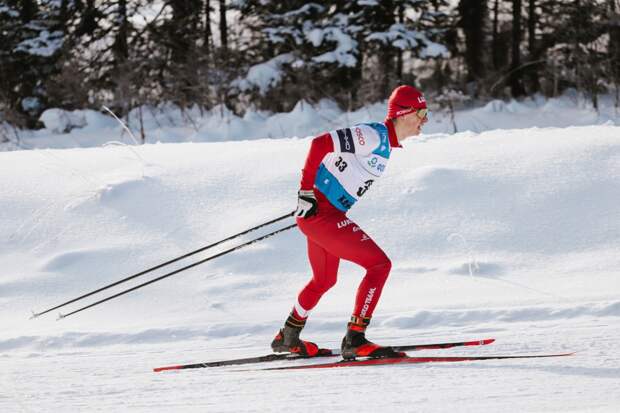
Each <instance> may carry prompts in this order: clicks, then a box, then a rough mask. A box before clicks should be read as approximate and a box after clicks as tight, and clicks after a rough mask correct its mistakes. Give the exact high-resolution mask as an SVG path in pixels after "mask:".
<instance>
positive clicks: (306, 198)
mask: <svg viewBox="0 0 620 413" xmlns="http://www.w3.org/2000/svg"><path fill="white" fill-rule="evenodd" d="M318 211H319V210H318V203H317V200H316V196H314V191H313V190H312V189H310V190H303V189H300V190H299V192H297V210H296V211H295V216H297V217H301V218H309V217H311V216H313V215H316V213H317V212H318Z"/></svg>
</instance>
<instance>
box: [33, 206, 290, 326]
mask: <svg viewBox="0 0 620 413" xmlns="http://www.w3.org/2000/svg"><path fill="white" fill-rule="evenodd" d="M294 213H295V211H293V212H289V213H288V214H286V215H282V216H281V217H278V218H276V219H272V220H271V221H268V222H265V223H263V224H260V225H257V226H255V227H252V228H250V229H247V230H245V231H242V232H239V233H238V234H235V235H231V236H230V237H228V238H224V239H223V240H220V241H217V242H214V243H213V244H209V245H207V246H205V247H202V248H199V249H197V250H195V251H192V252H188V253H187V254H185V255H181V256H180V257H177V258H174V259H171V260H170V261H166V262H164V263H162V264H159V265H156V266H155V267H151V268H148V269H146V270H144V271H140V272H139V273H136V274H133V275H130V276H129V277H126V278H123V279H122V280H118V281H115V282H113V283H112V284H108V285H105V286H103V287H101V288H98V289H96V290H94V291H91V292H89V293H86V294H84V295H81V296H79V297H76V298H73V299H71V300H69V301H66V302H64V303H62V304H58V305H57V306H55V307H52V308H48V309H47V310H45V311H41V312H40V313H33V314H32V316H31V317H30V319H33V318H37V317H39V316H42V315H43V314H47V313H49V312H50V311H54V310H57V309H59V308H61V307H64V306H66V305H69V304H72V303H74V302H76V301H79V300H82V299H84V298H86V297H90V296H91V295H94V294H97V293H100V292H101V291H104V290H107V289H108V288H112V287H115V286H117V285H119V284H122V283H124V282H127V281H129V280H133V279H134V278H137V277H140V276H142V275H144V274H147V273H149V272H151V271H155V270H158V269H160V268H162V267H165V266H166V265H170V264H172V263H174V262H177V261H180V260H182V259H184V258H187V257H190V256H192V255H194V254H198V253H199V252H202V251H205V250H208V249H209V248H213V247H215V246H217V245H220V244H222V243H224V242H226V241H230V240H232V239H235V238H238V237H240V236H242V235H245V234H248V233H250V232H252V231H256V230H257V229H260V228H263V227H266V226H267V225H271V224H274V223H276V222H278V221H282V220H283V219H286V218H288V217H291V216H293V214H294Z"/></svg>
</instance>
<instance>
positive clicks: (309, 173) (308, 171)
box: [301, 133, 334, 191]
mask: <svg viewBox="0 0 620 413" xmlns="http://www.w3.org/2000/svg"><path fill="white" fill-rule="evenodd" d="M330 152H334V143H333V141H332V137H331V135H330V134H329V133H325V134H323V135H320V136H317V137H316V138H314V139H313V140H312V144H311V145H310V151H309V152H308V156H307V158H306V164H305V165H304V169H302V171H301V190H302V191H311V190H312V188H313V187H314V179H315V178H316V173H317V171H318V169H319V165H320V164H321V161H323V158H324V157H325V155H327V154H328V153H330Z"/></svg>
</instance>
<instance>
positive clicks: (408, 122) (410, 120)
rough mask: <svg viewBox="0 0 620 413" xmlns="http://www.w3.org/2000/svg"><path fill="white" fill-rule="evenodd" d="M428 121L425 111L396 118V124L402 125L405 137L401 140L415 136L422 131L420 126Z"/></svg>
mask: <svg viewBox="0 0 620 413" xmlns="http://www.w3.org/2000/svg"><path fill="white" fill-rule="evenodd" d="M427 121H428V117H427V113H426V110H424V111H422V110H420V111H414V112H411V113H409V114H407V115H405V116H401V117H400V118H398V122H399V123H401V122H402V124H403V126H404V127H403V130H404V132H405V133H404V135H405V137H404V138H403V139H401V140H404V139H407V138H408V137H409V136H417V135H419V134H420V133H421V131H422V126H423V125H424V124H425V123H426V122H427Z"/></svg>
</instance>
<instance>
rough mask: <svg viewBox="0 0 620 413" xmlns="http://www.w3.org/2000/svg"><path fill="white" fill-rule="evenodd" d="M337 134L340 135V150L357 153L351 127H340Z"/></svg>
mask: <svg viewBox="0 0 620 413" xmlns="http://www.w3.org/2000/svg"><path fill="white" fill-rule="evenodd" d="M336 134H337V135H338V140H340V151H341V152H350V153H355V145H354V144H353V135H352V134H351V129H349V128H346V129H338V130H337V131H336Z"/></svg>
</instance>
